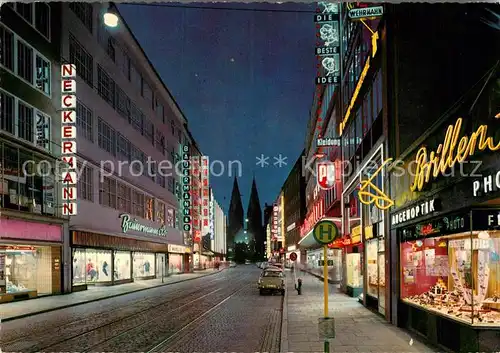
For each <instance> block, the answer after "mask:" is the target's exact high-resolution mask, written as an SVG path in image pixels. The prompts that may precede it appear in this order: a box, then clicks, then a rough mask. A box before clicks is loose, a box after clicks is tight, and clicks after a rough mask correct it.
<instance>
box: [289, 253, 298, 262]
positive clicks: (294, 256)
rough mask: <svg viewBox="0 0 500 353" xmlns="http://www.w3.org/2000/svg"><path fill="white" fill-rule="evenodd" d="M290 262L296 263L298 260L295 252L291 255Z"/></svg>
mask: <svg viewBox="0 0 500 353" xmlns="http://www.w3.org/2000/svg"><path fill="white" fill-rule="evenodd" d="M290 260H291V261H295V260H297V254H296V253H294V252H293V253H291V254H290Z"/></svg>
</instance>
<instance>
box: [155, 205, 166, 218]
mask: <svg viewBox="0 0 500 353" xmlns="http://www.w3.org/2000/svg"><path fill="white" fill-rule="evenodd" d="M155 221H156V222H159V223H161V224H165V204H164V203H163V202H161V201H159V200H156V207H155Z"/></svg>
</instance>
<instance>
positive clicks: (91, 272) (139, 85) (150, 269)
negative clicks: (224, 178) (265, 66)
mask: <svg viewBox="0 0 500 353" xmlns="http://www.w3.org/2000/svg"><path fill="white" fill-rule="evenodd" d="M107 8H108V4H97V3H93V4H90V3H65V4H64V5H63V9H62V16H61V18H62V21H63V23H62V28H63V31H62V39H61V43H62V44H61V56H62V57H63V58H64V60H66V61H67V62H70V63H74V64H75V65H76V70H77V73H78V77H77V80H76V81H77V87H78V102H77V107H76V116H77V132H78V137H77V144H78V151H77V155H78V164H79V170H78V171H79V173H80V176H79V180H78V214H77V215H76V216H73V217H72V218H71V223H70V231H71V232H70V238H71V248H72V257H71V258H72V260H71V262H72V283H73V287H74V288H75V287H79V288H77V289H82V288H84V287H85V286H87V285H107V284H120V283H124V282H130V281H134V280H137V279H149V278H155V277H161V276H164V275H165V274H168V273H170V272H184V271H189V269H190V261H191V249H190V248H189V247H186V246H185V244H184V239H183V238H184V237H183V234H182V217H180V214H179V210H180V207H179V206H180V205H179V202H178V198H177V196H176V190H178V189H179V188H178V187H177V186H176V185H178V184H179V183H180V181H181V178H180V176H179V175H178V173H176V169H175V168H174V164H176V163H177V164H178V163H179V159H178V158H176V153H177V151H181V150H182V147H181V146H184V145H189V143H190V141H189V138H188V136H187V132H186V128H185V124H186V119H185V117H184V115H183V114H182V111H181V110H180V108H179V106H178V105H177V104H176V102H175V101H174V99H173V98H172V96H171V94H170V93H169V91H168V89H167V88H166V86H165V85H164V83H163V82H162V81H161V79H160V77H159V75H158V74H157V73H156V71H155V69H154V67H153V66H152V64H151V63H150V62H149V60H148V58H147V57H146V55H145V53H144V52H143V50H142V49H141V47H140V45H139V43H138V42H137V41H136V39H135V38H134V36H133V34H132V33H131V31H130V30H129V29H128V27H127V26H126V23H125V22H124V21H123V18H120V26H119V27H118V28H117V29H108V28H105V26H104V24H103V20H102V18H101V14H102V13H103V12H105V11H106V9H107ZM116 11H117V10H116ZM169 245H177V246H178V248H177V249H176V254H177V255H179V251H181V249H183V254H182V256H181V258H180V260H179V257H178V256H177V255H176V256H173V257H172V258H171V259H169ZM174 258H175V263H173V262H172V261H173V259H174ZM75 289H76V288H75Z"/></svg>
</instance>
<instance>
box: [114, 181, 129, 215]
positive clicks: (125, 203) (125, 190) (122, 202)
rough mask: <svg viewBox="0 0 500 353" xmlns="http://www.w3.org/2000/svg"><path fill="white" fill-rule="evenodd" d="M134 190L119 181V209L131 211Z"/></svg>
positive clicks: (117, 195) (117, 194)
mask: <svg viewBox="0 0 500 353" xmlns="http://www.w3.org/2000/svg"><path fill="white" fill-rule="evenodd" d="M131 193H132V190H131V189H130V188H129V187H128V186H126V185H125V184H122V183H118V185H117V193H116V199H117V209H118V210H119V211H122V212H126V213H130V212H131V209H132V200H131V196H132V195H131Z"/></svg>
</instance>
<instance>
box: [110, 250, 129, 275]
mask: <svg viewBox="0 0 500 353" xmlns="http://www.w3.org/2000/svg"><path fill="white" fill-rule="evenodd" d="M114 255H115V263H114V269H113V276H114V279H115V281H121V280H128V279H130V277H131V267H130V259H131V257H130V256H131V254H130V252H128V251H115V254H114Z"/></svg>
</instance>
